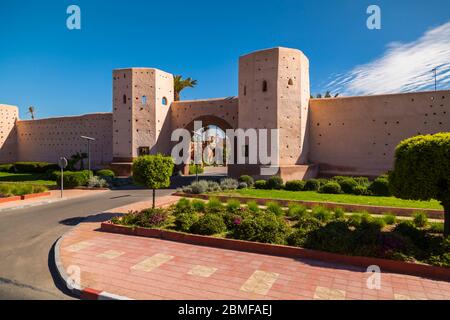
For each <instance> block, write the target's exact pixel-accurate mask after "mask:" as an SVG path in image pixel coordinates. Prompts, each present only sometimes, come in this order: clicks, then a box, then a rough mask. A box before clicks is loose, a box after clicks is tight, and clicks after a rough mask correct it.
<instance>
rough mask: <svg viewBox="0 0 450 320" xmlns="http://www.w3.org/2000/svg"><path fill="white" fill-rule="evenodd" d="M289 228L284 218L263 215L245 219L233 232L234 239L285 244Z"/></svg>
mask: <svg viewBox="0 0 450 320" xmlns="http://www.w3.org/2000/svg"><path fill="white" fill-rule="evenodd" d="M288 231H289V226H288V225H287V224H286V222H285V221H284V219H283V218H282V217H277V216H275V215H273V214H271V213H261V214H258V215H256V216H254V217H246V218H244V219H243V220H242V221H241V223H240V224H239V225H237V226H236V227H235V229H234V230H233V237H234V238H236V239H241V240H248V241H258V242H264V243H275V244H284V243H286V236H287V233H288Z"/></svg>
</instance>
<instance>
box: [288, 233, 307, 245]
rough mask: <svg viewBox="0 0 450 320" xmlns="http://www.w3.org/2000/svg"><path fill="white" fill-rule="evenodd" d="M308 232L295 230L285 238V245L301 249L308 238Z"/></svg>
mask: <svg viewBox="0 0 450 320" xmlns="http://www.w3.org/2000/svg"><path fill="white" fill-rule="evenodd" d="M308 233H309V232H308V231H307V230H304V229H297V230H295V231H294V232H293V233H291V234H290V235H289V236H288V238H287V243H288V245H290V246H294V247H303V246H304V245H305V242H306V239H307V238H308Z"/></svg>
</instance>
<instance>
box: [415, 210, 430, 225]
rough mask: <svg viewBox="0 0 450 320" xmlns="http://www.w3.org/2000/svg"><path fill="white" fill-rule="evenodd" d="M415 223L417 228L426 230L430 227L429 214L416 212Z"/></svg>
mask: <svg viewBox="0 0 450 320" xmlns="http://www.w3.org/2000/svg"><path fill="white" fill-rule="evenodd" d="M413 222H414V225H415V226H416V227H417V228H424V227H426V226H427V225H428V217H427V214H426V213H425V212H423V211H416V212H414V213H413Z"/></svg>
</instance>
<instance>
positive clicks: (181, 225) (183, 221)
mask: <svg viewBox="0 0 450 320" xmlns="http://www.w3.org/2000/svg"><path fill="white" fill-rule="evenodd" d="M198 219H199V215H198V214H197V213H195V212H192V211H185V212H181V213H179V214H178V215H177V216H176V218H175V228H176V230H178V231H182V232H188V231H189V230H190V229H191V228H192V226H193V225H194V224H195V223H197V221H198Z"/></svg>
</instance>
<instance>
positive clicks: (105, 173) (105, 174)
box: [96, 169, 116, 178]
mask: <svg viewBox="0 0 450 320" xmlns="http://www.w3.org/2000/svg"><path fill="white" fill-rule="evenodd" d="M96 175H97V176H99V177H101V178H114V177H115V176H116V174H115V173H114V171H112V170H110V169H102V170H98V171H97V173H96Z"/></svg>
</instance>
